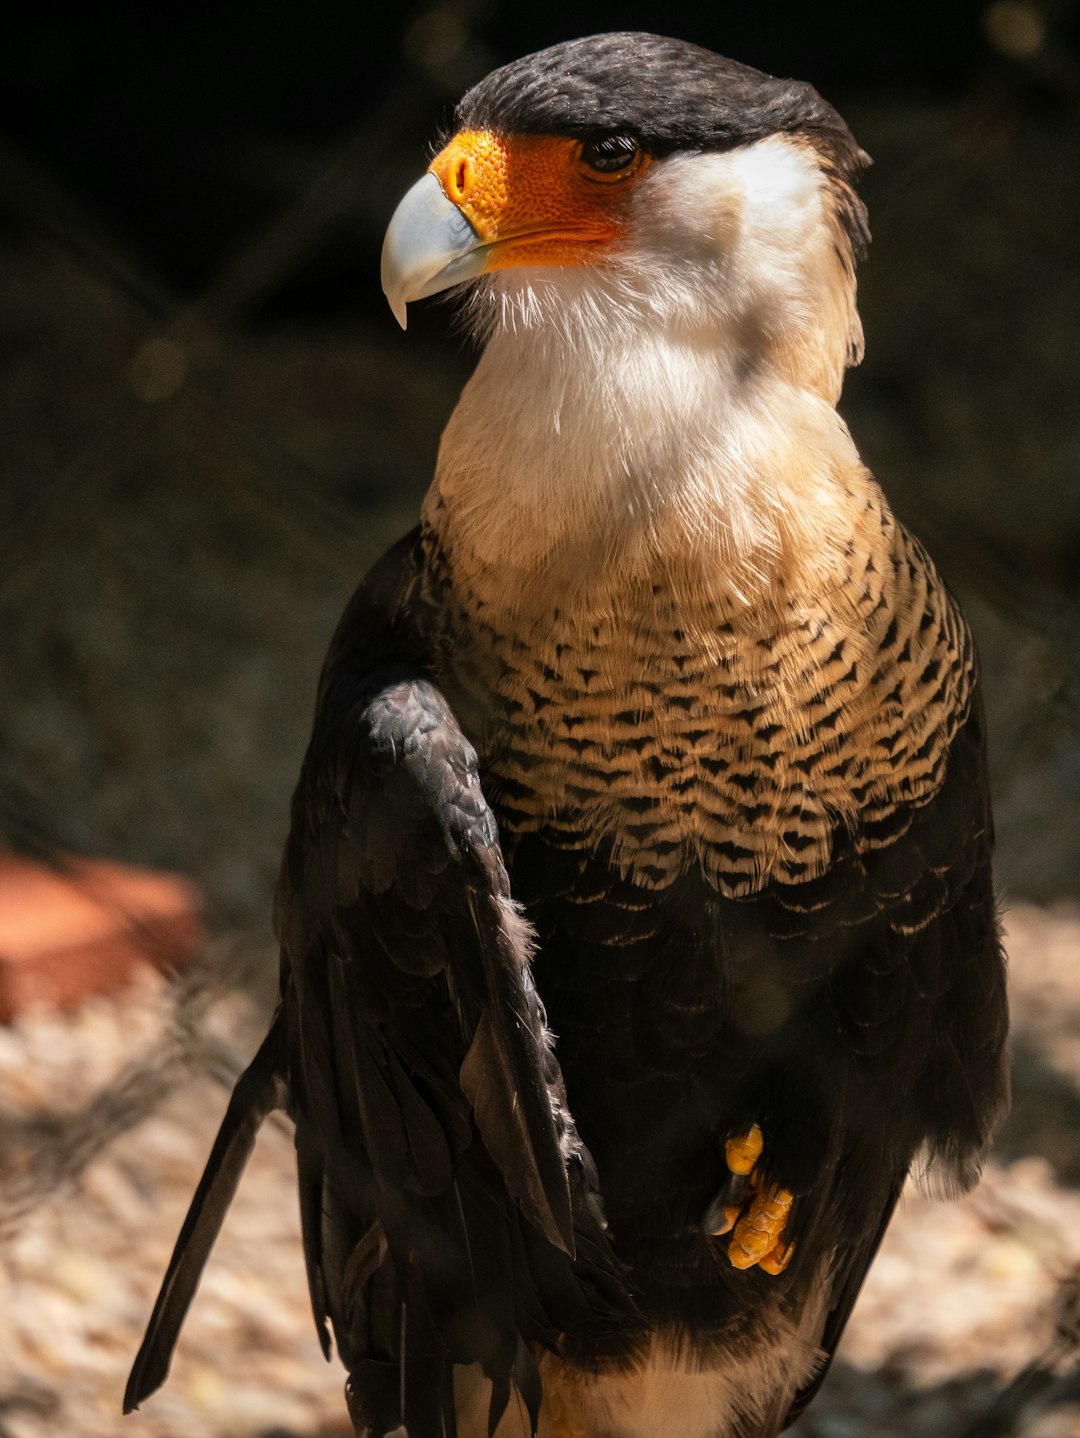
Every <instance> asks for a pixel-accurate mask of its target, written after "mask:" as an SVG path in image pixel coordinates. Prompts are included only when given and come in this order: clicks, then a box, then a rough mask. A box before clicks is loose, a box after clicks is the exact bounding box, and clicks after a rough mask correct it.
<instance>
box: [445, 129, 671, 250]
mask: <svg viewBox="0 0 1080 1438" xmlns="http://www.w3.org/2000/svg"><path fill="white" fill-rule="evenodd" d="M648 165H649V156H648V155H647V154H645V153H644V152H642V151H639V152H638V153H637V154H636V155H635V157H634V158H633V159H632V160H631V162H630V163H629V164H628V165H627V166H626V167H625V168H624V169H621V170H618V171H616V172H615V173H605V172H601V171H599V170H594V169H592V168H591V167H590V166H589V165H588V164H587V163H586V162H585V160H584V159H583V158H582V146H581V142H580V141H578V140H565V139H558V138H554V137H550V136H546V135H514V136H511V137H506V136H502V135H496V134H493V133H492V132H491V131H490V130H462V131H461V132H460V133H459V134H457V135H455V136H454V138H453V139H452V140H451V141H450V143H449V144H448V145H447V146H446V148H445V149H444V150H442V151H441V152H440V153H439V154H438V155H436V156H435V159H434V160H433V161H432V162H431V164H430V166H429V167H428V168H429V170H430V172H431V174H433V175H434V176H435V178H436V179H437V180H438V181H439V183H440V185H442V187H443V190H444V191H445V193H446V196H447V198H448V199H449V200H451V201H452V202H453V203H454V204H455V205H457V206H458V207H459V209H460V210H461V211H462V213H463V214H464V215H465V216H466V218H467V219H468V220H469V223H470V224H471V225H472V226H473V228H474V229H475V230H476V233H477V235H478V236H479V237H480V240H481V243H483V244H485V245H490V246H491V249H490V251H489V253H488V256H487V263H486V265H485V267H484V268H485V269H486V270H488V271H491V270H501V269H509V268H510V267H511V266H515V265H583V264H590V263H596V262H597V261H598V260H601V259H602V255H603V248H604V246H605V245H607V244H609V243H610V242H611V241H612V240H613V239H614V238H615V237H616V235H617V234H618V233H619V229H620V227H621V221H622V215H623V212H624V210H625V207H626V200H627V197H628V193H629V191H630V189H631V188H632V186H633V185H634V183H635V182H636V181H637V180H638V179H639V178H640V176H641V175H642V174H643V173H644V171H645V170H646V169H647V168H648Z"/></svg>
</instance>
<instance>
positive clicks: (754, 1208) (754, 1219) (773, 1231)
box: [728, 1188, 795, 1274]
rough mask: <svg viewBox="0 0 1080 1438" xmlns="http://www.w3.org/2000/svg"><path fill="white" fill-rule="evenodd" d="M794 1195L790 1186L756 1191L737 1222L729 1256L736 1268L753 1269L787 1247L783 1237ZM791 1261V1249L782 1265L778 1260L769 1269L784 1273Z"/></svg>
mask: <svg viewBox="0 0 1080 1438" xmlns="http://www.w3.org/2000/svg"><path fill="white" fill-rule="evenodd" d="M794 1197H795V1196H794V1194H791V1193H789V1192H788V1190H787V1189H786V1188H769V1189H765V1190H763V1191H759V1192H757V1193H755V1194H754V1196H753V1198H751V1200H750V1203H749V1204H748V1205H747V1208H746V1210H745V1212H744V1213H743V1215H742V1217H741V1218H740V1219H739V1221H738V1222H737V1223H736V1225H735V1232H734V1233H733V1234H732V1235H731V1242H730V1244H729V1245H728V1258H730V1259H731V1262H732V1264H733V1265H734V1266H735V1267H736V1268H753V1266H754V1264H755V1263H757V1264H762V1263H763V1262H764V1260H766V1259H771V1258H772V1256H773V1254H774V1253H775V1252H776V1250H777V1249H782V1248H783V1247H784V1245H783V1244H782V1243H781V1239H782V1237H783V1233H784V1229H785V1228H786V1226H787V1221H788V1216H789V1214H790V1213H791V1205H792V1203H793V1202H794ZM790 1261H791V1254H790V1252H789V1253H787V1254H786V1256H783V1257H782V1262H781V1263H780V1266H779V1267H777V1266H776V1263H775V1262H774V1263H773V1265H772V1266H769V1267H766V1268H765V1272H766V1273H774V1274H775V1273H782V1272H783V1271H784V1269H785V1268H786V1267H787V1266H788V1263H789V1262H790Z"/></svg>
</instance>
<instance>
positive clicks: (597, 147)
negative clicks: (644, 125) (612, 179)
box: [581, 135, 641, 175]
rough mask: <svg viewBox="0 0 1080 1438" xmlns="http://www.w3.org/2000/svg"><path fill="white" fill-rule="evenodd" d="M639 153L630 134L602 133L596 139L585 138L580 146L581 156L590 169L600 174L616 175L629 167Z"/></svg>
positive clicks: (636, 143)
mask: <svg viewBox="0 0 1080 1438" xmlns="http://www.w3.org/2000/svg"><path fill="white" fill-rule="evenodd" d="M640 153H641V151H640V147H639V146H638V142H637V141H636V140H635V139H634V137H633V136H632V135H603V136H601V137H600V138H599V139H597V140H586V142H585V143H584V144H583V145H582V147H581V158H582V159H583V160H584V161H585V163H586V165H588V167H589V169H590V170H596V171H598V172H599V173H600V174H601V175H617V174H618V173H619V172H620V171H622V170H626V169H629V167H630V166H631V165H632V164H633V163H634V161H635V160H636V159H637V158H638V156H639V155H640Z"/></svg>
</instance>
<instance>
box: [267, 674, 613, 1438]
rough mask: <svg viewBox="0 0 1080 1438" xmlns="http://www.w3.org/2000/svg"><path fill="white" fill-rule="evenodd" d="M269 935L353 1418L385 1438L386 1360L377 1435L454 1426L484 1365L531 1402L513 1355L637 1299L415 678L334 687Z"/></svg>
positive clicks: (431, 706)
mask: <svg viewBox="0 0 1080 1438" xmlns="http://www.w3.org/2000/svg"><path fill="white" fill-rule="evenodd" d="M278 924H279V933H280V937H281V940H282V945H283V949H284V951H285V956H286V961H287V978H286V995H285V1007H286V1009H287V1011H288V1013H289V1018H290V1024H291V1030H290V1033H291V1042H290V1059H291V1068H290V1085H291V1091H292V1107H293V1111H294V1116H295V1118H296V1121H297V1131H298V1137H299V1136H301V1135H302V1136H304V1138H305V1142H304V1145H303V1147H302V1151H301V1159H302V1161H301V1185H302V1190H303V1187H304V1185H305V1184H306V1183H307V1184H310V1194H309V1201H308V1204H307V1207H308V1210H309V1214H310V1222H311V1224H312V1225H313V1226H315V1227H317V1228H318V1230H319V1231H318V1232H312V1233H311V1234H310V1236H306V1237H305V1244H306V1246H307V1247H308V1249H309V1253H310V1252H315V1253H321V1254H323V1255H324V1259H323V1262H322V1264H321V1265H320V1266H319V1267H318V1268H317V1270H316V1272H315V1274H314V1277H313V1279H312V1282H311V1289H312V1294H313V1299H314V1301H315V1302H316V1304H320V1303H321V1304H322V1311H321V1312H320V1311H319V1309H318V1307H317V1310H316V1317H317V1319H320V1320H321V1319H322V1318H323V1317H324V1315H325V1317H326V1318H328V1319H329V1320H330V1323H331V1325H332V1327H333V1329H334V1333H335V1336H336V1338H337V1343H338V1347H339V1350H340V1351H341V1354H342V1357H343V1359H344V1360H345V1362H346V1364H347V1366H348V1367H349V1369H350V1373H351V1381H350V1395H351V1396H350V1402H351V1403H352V1405H353V1409H354V1413H359V1414H363V1415H364V1421H365V1422H366V1423H368V1424H369V1426H371V1427H372V1431H373V1432H374V1433H381V1432H382V1431H383V1428H381V1427H379V1426H378V1424H380V1423H382V1422H383V1421H384V1418H383V1417H382V1416H380V1415H383V1414H384V1412H385V1411H386V1409H387V1405H388V1404H389V1405H390V1407H392V1408H393V1404H392V1403H390V1400H389V1399H388V1398H387V1394H388V1393H389V1392H390V1390H391V1388H392V1386H393V1385H390V1384H389V1382H388V1378H387V1370H386V1364H387V1363H389V1364H390V1365H391V1366H393V1367H395V1368H396V1371H397V1374H398V1378H399V1380H400V1381H399V1383H398V1391H399V1392H400V1393H401V1394H402V1395H403V1400H402V1401H403V1402H404V1408H402V1409H401V1411H400V1412H399V1411H398V1409H397V1408H393V1412H391V1413H389V1414H388V1415H387V1419H386V1421H388V1419H389V1418H390V1417H392V1418H393V1420H394V1422H393V1425H392V1426H396V1425H397V1423H399V1422H403V1423H404V1424H405V1425H406V1427H407V1428H408V1430H409V1432H410V1433H411V1434H413V1433H415V1434H416V1435H418V1438H422V1435H425V1434H429V1433H430V1434H440V1435H441V1434H442V1433H443V1432H444V1431H446V1432H448V1431H450V1430H449V1426H448V1425H449V1424H450V1423H451V1422H452V1414H451V1411H450V1410H451V1408H452V1389H451V1386H450V1375H451V1372H452V1367H453V1365H454V1364H455V1363H456V1364H465V1363H472V1362H479V1363H480V1364H481V1365H482V1367H483V1369H484V1371H485V1373H486V1374H487V1376H488V1377H489V1378H490V1379H491V1381H492V1384H493V1397H492V1413H493V1415H494V1417H495V1418H496V1419H497V1417H498V1415H499V1413H501V1411H502V1408H503V1407H505V1404H506V1403H507V1402H508V1401H509V1399H510V1396H511V1393H512V1391H513V1389H514V1386H515V1385H517V1388H518V1391H519V1392H520V1393H521V1396H522V1399H523V1401H524V1402H525V1403H526V1407H527V1408H528V1409H530V1410H532V1409H533V1408H534V1406H535V1404H534V1401H533V1396H532V1395H533V1394H534V1392H535V1391H538V1389H537V1380H536V1379H535V1376H534V1374H533V1372H532V1369H531V1362H532V1360H531V1359H528V1357H527V1354H526V1350H525V1349H524V1347H523V1340H524V1339H525V1338H529V1339H533V1340H536V1341H544V1340H545V1338H546V1339H547V1341H552V1338H553V1336H554V1335H555V1334H557V1333H558V1332H560V1331H561V1330H562V1329H563V1328H564V1327H565V1326H567V1325H568V1324H569V1323H571V1322H573V1323H574V1324H577V1325H581V1324H583V1325H584V1327H585V1328H586V1329H588V1328H590V1327H595V1326H597V1325H598V1324H599V1325H605V1324H611V1323H614V1322H617V1321H619V1320H620V1317H621V1321H624V1322H625V1320H626V1316H627V1314H628V1312H629V1301H628V1299H627V1297H626V1293H625V1289H624V1287H623V1284H622V1280H621V1277H620V1275H619V1268H618V1265H617V1263H616V1261H615V1260H614V1258H613V1256H612V1255H611V1253H610V1250H609V1249H608V1247H607V1241H606V1238H605V1237H604V1234H603V1228H602V1221H601V1219H600V1215H599V1209H598V1207H597V1206H596V1205H595V1204H593V1203H590V1200H589V1193H590V1184H589V1178H588V1172H589V1171H588V1168H587V1164H586V1160H585V1157H584V1156H583V1155H582V1153H581V1150H580V1144H579V1143H578V1140H577V1137H576V1134H575V1132H574V1130H573V1126H572V1123H571V1121H570V1119H569V1116H568V1114H567V1113H566V1108H565V1101H564V1096H563V1089H562V1081H561V1075H560V1074H559V1070H558V1067H557V1065H556V1063H555V1060H554V1056H553V1053H552V1051H551V1048H550V1045H549V1043H548V1039H547V1032H546V1022H545V1015H544V1010H543V1007H542V1006H541V1004H540V1002H539V999H538V997H537V995H536V992H535V989H534V987H533V983H532V977H531V972H530V959H531V949H532V931H531V929H530V928H529V926H528V924H527V923H526V922H525V921H524V920H523V919H522V918H521V916H520V915H519V913H518V912H517V910H516V909H515V907H514V905H513V904H512V902H511V899H510V887H509V881H508V879H507V875H506V870H505V867H504V864H503V860H502V854H501V851H500V849H499V841H498V832H497V829H496V825H495V821H494V818H493V816H492V814H491V811H490V809H489V808H488V806H487V803H486V801H485V799H484V796H483V794H482V793H481V790H480V782H479V776H478V773H477V761H476V755H475V753H474V751H473V749H472V747H471V745H470V744H469V743H468V742H467V741H466V739H465V738H464V736H463V735H462V733H461V730H460V729H459V727H458V725H457V723H456V721H455V719H454V716H453V715H452V714H451V712H450V710H449V708H448V707H447V705H446V703H445V701H444V700H443V698H442V696H441V695H440V693H439V692H438V690H437V689H436V688H435V687H434V686H433V684H432V683H431V682H430V680H429V679H428V678H427V677H426V675H425V673H424V672H423V671H422V670H420V669H418V668H416V667H415V666H412V665H409V664H407V663H402V662H394V663H390V664H384V665H382V666H377V667H376V668H375V669H373V670H367V671H365V670H360V671H359V672H356V671H354V670H352V669H351V668H349V667H348V666H347V665H344V666H342V667H341V668H340V669H339V670H338V672H337V673H336V674H335V675H334V676H333V677H332V678H331V679H329V681H328V682H326V683H324V686H323V692H322V696H321V700H320V709H319V718H318V721H317V724H316V727H315V733H314V736H313V739H312V743H311V747H310V749H309V752H308V756H307V759H306V760H305V765H304V770H303V773H302V775H301V780H300V785H299V787H298V790H297V794H296V797H295V799H294V807H293V825H292V833H291V836H290V840H289V843H288V846H287V848H286V854H285V860H284V864H283V869H282V880H281V885H280V891H279V901H278ZM312 1134H313V1135H315V1140H314V1142H311V1141H310V1140H309V1138H308V1136H309V1135H312ZM304 1151H307V1152H309V1153H310V1155H311V1158H312V1159H313V1160H314V1161H313V1162H310V1163H309V1164H308V1165H305V1163H304V1162H303V1153H304ZM318 1165H321V1183H322V1187H323V1196H322V1203H321V1205H319V1204H317V1203H316V1201H315V1189H316V1186H317V1185H318V1183H319V1182H320V1171H319V1167H318ZM305 1168H307V1172H305ZM582 1242H583V1252H584V1255H585V1257H584V1261H583V1263H580V1264H579V1265H578V1268H577V1269H576V1270H575V1269H573V1268H571V1265H570V1256H571V1255H572V1254H573V1253H574V1250H575V1245H577V1244H579V1243H582ZM538 1255H542V1256H538ZM337 1264H340V1270H339V1271H340V1273H342V1274H343V1275H344V1277H343V1278H341V1277H335V1276H333V1275H332V1274H331V1272H330V1267H331V1265H337ZM620 1307H621V1310H622V1311H621V1315H620V1314H619V1309H620ZM372 1360H378V1363H377V1365H376V1366H375V1367H374V1368H373V1367H372V1366H371V1362H372ZM406 1375H407V1381H406ZM522 1383H524V1385H525V1387H524V1388H522V1387H521V1385H522ZM440 1424H442V1425H443V1426H442V1427H440V1426H439V1425H440Z"/></svg>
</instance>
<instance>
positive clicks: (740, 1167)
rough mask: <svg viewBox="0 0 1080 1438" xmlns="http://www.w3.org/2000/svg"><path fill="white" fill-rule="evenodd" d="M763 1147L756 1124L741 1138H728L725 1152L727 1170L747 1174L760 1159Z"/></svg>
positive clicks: (759, 1130)
mask: <svg viewBox="0 0 1080 1438" xmlns="http://www.w3.org/2000/svg"><path fill="white" fill-rule="evenodd" d="M763 1145H764V1140H763V1139H762V1137H761V1129H760V1128H758V1126H757V1124H754V1126H753V1128H751V1130H750V1132H749V1133H746V1134H743V1136H742V1138H729V1139H728V1141H727V1145H726V1150H725V1152H726V1157H727V1166H728V1168H729V1169H730V1170H731V1172H732V1173H738V1174H744V1173H749V1172H750V1171H751V1169H752V1168H753V1167H754V1164H755V1163H757V1161H758V1159H759V1158H760V1157H761V1150H762V1147H763Z"/></svg>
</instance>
